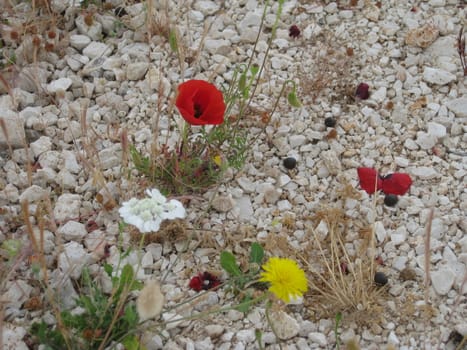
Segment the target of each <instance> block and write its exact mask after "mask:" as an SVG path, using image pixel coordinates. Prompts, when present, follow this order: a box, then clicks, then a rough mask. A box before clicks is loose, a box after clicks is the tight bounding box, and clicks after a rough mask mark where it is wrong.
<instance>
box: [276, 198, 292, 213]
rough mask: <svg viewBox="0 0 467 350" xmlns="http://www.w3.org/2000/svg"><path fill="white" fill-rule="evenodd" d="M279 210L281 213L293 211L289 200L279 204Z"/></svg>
mask: <svg viewBox="0 0 467 350" xmlns="http://www.w3.org/2000/svg"><path fill="white" fill-rule="evenodd" d="M277 209H278V210H279V211H287V210H291V209H292V204H290V202H289V201H288V200H287V199H284V200H281V201H279V202H277Z"/></svg>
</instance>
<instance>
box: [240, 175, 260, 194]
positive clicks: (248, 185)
mask: <svg viewBox="0 0 467 350" xmlns="http://www.w3.org/2000/svg"><path fill="white" fill-rule="evenodd" d="M237 183H238V184H239V185H240V187H241V188H242V189H243V190H244V191H245V192H246V193H252V192H255V189H256V185H255V184H254V183H253V182H252V181H251V180H250V179H248V178H246V177H244V176H242V177H239V178H238V179H237Z"/></svg>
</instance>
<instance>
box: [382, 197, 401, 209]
mask: <svg viewBox="0 0 467 350" xmlns="http://www.w3.org/2000/svg"><path fill="white" fill-rule="evenodd" d="M398 200H399V198H398V197H397V195H395V194H387V195H386V196H384V204H385V205H387V206H388V207H393V206H395V205H396V204H397V202H398Z"/></svg>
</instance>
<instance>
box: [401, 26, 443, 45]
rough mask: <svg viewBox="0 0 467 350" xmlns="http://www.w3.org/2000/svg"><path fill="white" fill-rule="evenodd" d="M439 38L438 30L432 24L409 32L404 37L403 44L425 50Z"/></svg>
mask: <svg viewBox="0 0 467 350" xmlns="http://www.w3.org/2000/svg"><path fill="white" fill-rule="evenodd" d="M438 36H439V30H438V28H436V27H435V26H434V25H433V24H431V23H430V24H426V25H424V26H423V27H419V28H414V29H411V30H409V32H408V33H407V36H406V37H405V43H406V44H407V45H410V46H418V47H421V48H427V47H428V46H430V45H431V44H432V43H433V42H434V41H435V40H436V39H437V38H438Z"/></svg>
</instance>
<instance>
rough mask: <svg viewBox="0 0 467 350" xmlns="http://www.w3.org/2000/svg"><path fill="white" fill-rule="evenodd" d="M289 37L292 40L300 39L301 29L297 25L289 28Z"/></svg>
mask: <svg viewBox="0 0 467 350" xmlns="http://www.w3.org/2000/svg"><path fill="white" fill-rule="evenodd" d="M289 36H290V37H291V38H294V39H296V38H298V37H299V36H300V28H298V27H297V26H296V25H295V24H294V25H291V26H290V28H289Z"/></svg>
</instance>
